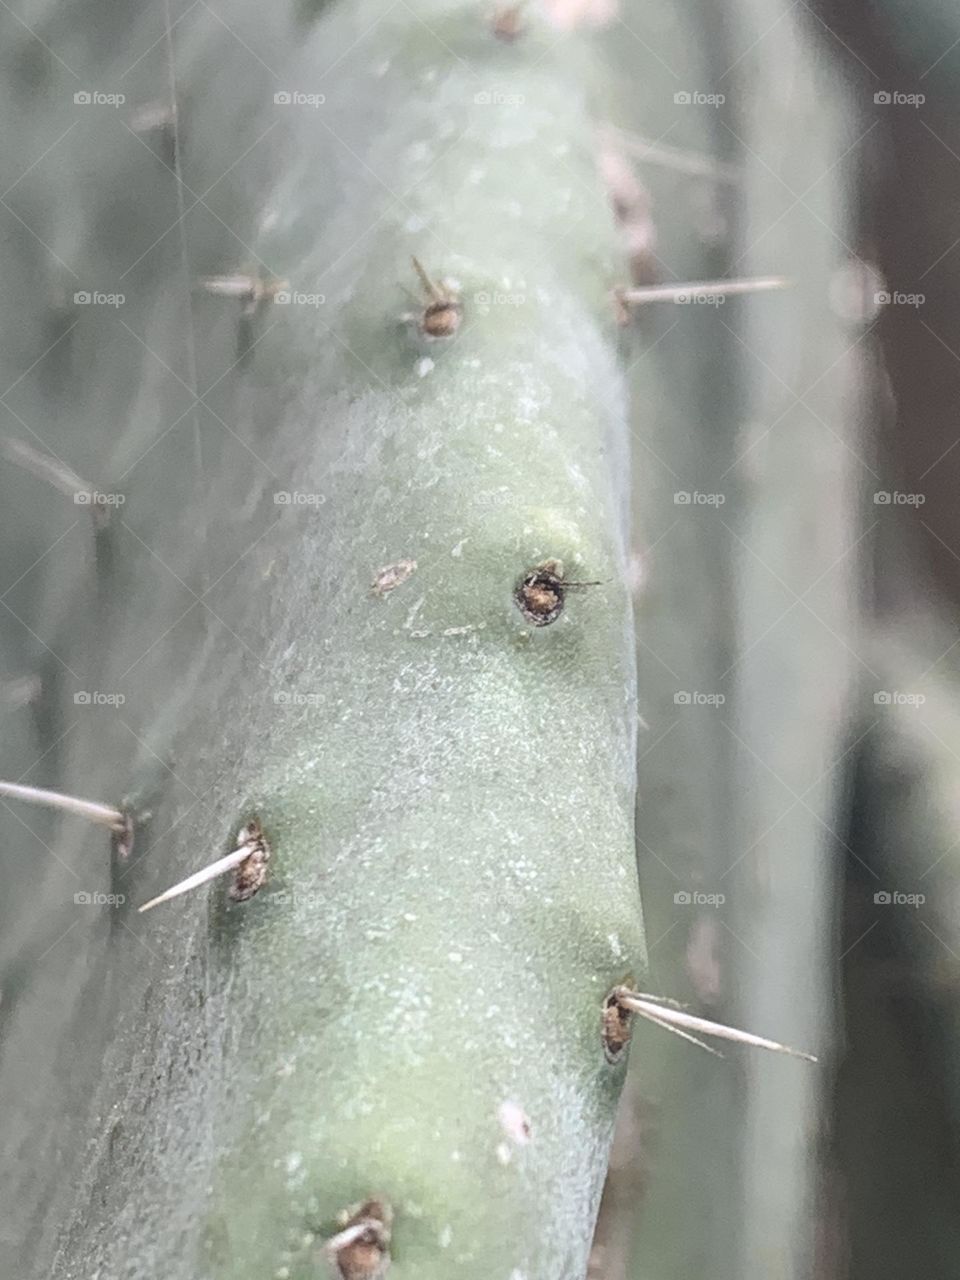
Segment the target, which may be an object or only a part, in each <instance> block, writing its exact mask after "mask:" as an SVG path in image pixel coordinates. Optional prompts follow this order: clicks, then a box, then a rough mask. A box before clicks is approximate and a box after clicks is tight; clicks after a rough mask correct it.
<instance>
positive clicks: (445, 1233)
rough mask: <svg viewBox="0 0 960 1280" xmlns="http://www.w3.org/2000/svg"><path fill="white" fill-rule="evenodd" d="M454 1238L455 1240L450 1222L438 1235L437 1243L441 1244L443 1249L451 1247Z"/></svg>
mask: <svg viewBox="0 0 960 1280" xmlns="http://www.w3.org/2000/svg"><path fill="white" fill-rule="evenodd" d="M452 1240H453V1229H452V1228H451V1227H450V1225H449V1223H448V1224H447V1225H446V1226H445V1227H443V1228H442V1230H441V1231H440V1234H439V1235H438V1236H437V1244H439V1246H440V1248H441V1249H449V1248H450V1244H451V1242H452Z"/></svg>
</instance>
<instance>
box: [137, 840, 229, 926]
mask: <svg viewBox="0 0 960 1280" xmlns="http://www.w3.org/2000/svg"><path fill="white" fill-rule="evenodd" d="M252 847H253V846H252V845H251V844H249V843H247V844H242V845H240V847H239V848H237V849H234V850H233V851H232V852H231V853H228V854H226V856H225V857H223V858H218V859H217V861H216V862H211V863H210V865H209V866H208V867H204V868H203V870H202V871H195V872H194V873H193V875H192V876H187V878H186V880H181V881H180V883H179V884H175V885H173V886H172V888H170V889H167V890H166V891H165V892H164V893H161V894H158V895H157V897H156V898H151V899H150V901H149V902H145V903H144V904H143V906H142V907H138V908H137V910H138V911H139V912H140V913H142V912H144V911H149V910H150V909H151V908H152V907H156V906H159V905H160V903H161V902H169V901H170V899H171V898H179V897H180V895H181V894H182V893H189V892H190V890H191V889H199V888H200V886H201V885H204V884H206V883H207V881H208V880H215V879H216V878H217V876H222V875H225V874H226V872H228V871H232V870H233V869H234V868H235V867H238V866H239V865H240V863H241V862H245V861H246V860H247V858H249V857H250V853H251V849H252Z"/></svg>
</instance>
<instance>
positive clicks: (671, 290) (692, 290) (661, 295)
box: [616, 276, 793, 306]
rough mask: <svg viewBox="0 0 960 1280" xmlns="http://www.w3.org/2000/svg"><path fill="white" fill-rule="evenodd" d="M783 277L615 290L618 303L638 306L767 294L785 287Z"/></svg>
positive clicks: (785, 282) (789, 283)
mask: <svg viewBox="0 0 960 1280" xmlns="http://www.w3.org/2000/svg"><path fill="white" fill-rule="evenodd" d="M792 283H793V282H792V281H791V280H788V279H787V278H786V276H754V277H752V278H746V277H744V278H738V279H733V280H692V281H689V282H688V283H686V284H651V285H643V286H642V287H641V288H636V289H617V291H616V295H617V300H618V302H621V303H626V304H628V305H630V306H640V305H642V304H644V303H647V302H676V301H677V299H679V298H690V297H694V298H713V297H720V296H722V295H725V294H737V293H768V292H770V291H771V290H773V289H789V288H790V286H791V284H792Z"/></svg>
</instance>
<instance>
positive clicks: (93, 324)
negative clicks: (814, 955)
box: [0, 0, 645, 1280]
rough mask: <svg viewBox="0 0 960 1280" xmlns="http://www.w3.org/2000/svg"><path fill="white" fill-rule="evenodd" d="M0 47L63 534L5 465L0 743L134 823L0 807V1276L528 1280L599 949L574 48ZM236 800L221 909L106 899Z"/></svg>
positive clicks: (613, 713)
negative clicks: (249, 856)
mask: <svg viewBox="0 0 960 1280" xmlns="http://www.w3.org/2000/svg"><path fill="white" fill-rule="evenodd" d="M4 25H5V28H6V34H7V35H8V36H9V37H10V40H9V41H8V42H7V43H6V45H5V47H6V50H7V52H6V53H5V55H4V56H5V58H6V60H7V62H8V65H9V67H10V68H11V69H12V72H13V74H12V75H11V76H10V77H8V78H7V88H6V90H5V92H6V93H7V94H8V97H9V102H8V104H7V105H8V106H9V108H10V111H11V114H12V116H13V117H14V118H15V119H16V120H17V121H18V122H19V126H20V127H19V128H18V130H16V131H14V135H13V136H12V135H11V134H10V133H7V134H6V135H5V139H4V141H3V143H2V144H0V145H2V146H3V147H4V148H5V149H6V150H7V165H6V171H7V172H9V173H12V174H17V173H20V174H21V178H20V180H19V185H17V186H16V188H15V190H14V191H12V192H9V193H8V195H7V197H6V199H5V202H4V210H5V212H4V215H3V216H4V217H5V218H8V222H7V223H6V224H5V225H6V232H7V235H8V236H9V240H10V245H9V249H10V256H11V258H12V260H13V267H12V268H11V271H12V275H13V284H12V286H11V294H10V295H9V296H11V297H14V296H15V301H16V306H15V307H14V306H13V305H11V307H9V308H4V309H2V322H3V325H4V338H5V341H4V343H3V344H0V349H2V352H3V355H2V357H0V358H2V361H3V370H2V372H3V385H4V386H6V387H8V391H7V393H6V395H5V396H4V397H3V405H4V407H5V409H6V411H7V415H8V416H7V420H6V422H5V424H4V430H5V431H6V432H7V433H8V434H9V435H10V436H11V437H13V438H15V439H17V440H25V441H27V442H29V443H30V444H31V445H33V446H34V447H35V448H36V449H37V450H38V451H41V452H43V453H44V454H47V455H50V456H52V457H53V458H54V459H55V460H57V463H58V465H59V467H60V471H59V473H58V474H59V475H60V476H61V478H62V477H63V476H65V475H67V474H74V473H76V475H78V476H81V477H83V478H84V479H85V481H89V486H90V487H89V490H88V492H90V493H96V494H98V495H100V496H99V497H98V498H95V499H94V500H93V505H94V506H95V507H96V508H97V513H98V514H99V515H100V516H101V517H102V516H103V515H104V512H103V511H101V510H100V508H101V507H103V508H106V516H107V518H106V519H102V518H101V519H99V520H98V521H96V522H93V521H91V518H90V512H89V510H84V505H85V504H84V502H83V501H82V500H80V501H79V502H76V501H75V502H71V501H70V498H69V497H68V496H65V495H64V493H63V492H61V491H60V489H58V488H57V487H56V486H54V485H51V484H49V483H48V482H47V481H46V480H45V479H44V477H43V476H42V475H38V474H36V472H37V471H38V470H39V471H42V470H43V468H42V467H38V468H34V471H32V472H31V471H29V470H25V469H24V468H22V467H19V468H16V469H14V468H11V467H9V466H8V467H7V469H6V470H7V478H6V482H5V483H6V485H7V489H6V493H7V498H6V499H5V502H4V504H2V512H3V514H2V519H3V521H4V533H5V534H8V535H9V541H8V542H7V545H8V546H9V547H10V554H9V556H8V561H7V565H6V572H7V580H6V583H5V587H4V590H5V593H6V594H5V595H4V603H5V609H6V617H5V618H4V620H3V626H4V634H5V641H6V643H7V645H8V647H9V650H10V652H11V655H12V656H11V659H10V663H11V670H12V671H16V670H19V669H20V668H21V667H22V668H24V669H26V670H28V671H33V670H39V671H40V673H41V676H42V685H41V692H40V694H39V695H38V699H37V701H36V703H35V705H34V707H33V720H34V721H35V725H36V727H35V729H34V730H33V732H34V734H35V745H33V744H32V743H31V741H30V732H29V731H28V730H27V729H25V730H24V732H23V733H22V734H21V735H20V737H19V738H17V739H11V745H8V747H7V748H6V750H7V751H8V753H9V752H10V751H13V749H14V748H13V745H12V744H13V743H14V742H16V743H17V744H18V751H19V754H18V755H17V758H16V759H13V760H11V759H9V758H8V759H7V767H8V769H9V770H10V774H11V775H12V776H13V777H15V778H23V779H25V780H26V781H29V782H34V783H38V784H44V783H46V784H47V785H54V784H55V785H57V786H59V787H61V788H62V789H63V790H68V791H71V792H74V793H77V794H80V795H90V796H91V797H92V798H96V799H101V800H104V801H110V802H113V803H120V802H124V803H127V804H129V805H130V806H131V808H132V811H133V813H134V814H135V818H136V826H137V830H136V840H135V847H134V850H133V853H132V854H131V855H130V857H129V859H128V860H127V861H121V860H120V859H118V858H117V857H116V856H114V857H113V859H112V860H111V855H110V852H109V850H108V848H107V847H106V842H105V841H104V839H103V838H102V833H101V832H100V831H98V830H91V831H87V830H86V829H84V828H83V827H81V826H80V824H79V823H78V822H77V821H76V820H75V819H68V818H64V819H63V820H62V821H54V820H52V819H49V818H47V817H46V816H41V817H40V818H37V816H36V815H35V814H32V815H30V820H31V821H33V827H32V831H33V834H32V835H31V834H29V832H28V830H27V829H26V828H25V827H24V826H23V825H22V823H23V822H24V820H25V819H24V818H23V816H22V815H21V813H20V812H19V811H18V810H16V809H15V808H14V807H13V805H12V802H11V803H9V804H7V805H6V806H5V807H4V809H3V810H2V813H3V820H4V824H5V839H4V844H3V855H2V856H3V858H4V862H5V874H6V877H7V882H8V883H9V884H10V886H11V890H10V892H9V893H7V894H5V895H4V903H3V908H2V909H3V915H4V921H3V925H4V933H3V941H2V944H0V947H2V949H0V987H2V991H3V1001H2V1017H3V1019H4V1028H3V1043H4V1050H3V1055H2V1057H0V1090H2V1092H3V1093H4V1094H8V1093H14V1094H16V1095H17V1097H18V1104H17V1114H16V1116H15V1117H11V1119H10V1121H9V1123H5V1125H4V1139H3V1141H4V1144H5V1147H6V1149H7V1152H8V1154H10V1155H11V1156H13V1157H16V1158H15V1159H13V1160H10V1161H4V1165H5V1168H6V1170H7V1171H6V1173H5V1174H4V1183H5V1185H4V1201H5V1203H6V1204H7V1205H8V1209H9V1210H10V1222H11V1223H12V1224H15V1225H13V1226H11V1229H10V1231H9V1232H8V1234H7V1235H6V1237H5V1240H4V1243H3V1246H2V1249H3V1253H4V1261H5V1262H6V1263H7V1264H8V1265H9V1267H10V1269H11V1270H16V1271H17V1272H18V1273H19V1274H24V1275H25V1274H47V1273H49V1274H51V1275H53V1276H56V1277H58V1278H63V1280H66V1278H67V1277H80V1276H84V1277H87V1276H92V1275H94V1274H102V1275H110V1276H113V1277H134V1276H146V1275H164V1276H166V1277H169V1278H170V1280H178V1278H180V1277H183V1278H186V1277H190V1278H191V1280H196V1277H199V1276H203V1277H209V1278H210V1280H214V1278H218V1280H219V1278H221V1277H222V1278H224V1280H225V1278H226V1277H230V1280H241V1277H247V1276H249V1277H257V1278H258V1280H262V1278H263V1277H266V1276H274V1277H277V1278H281V1277H282V1278H284V1280H306V1277H308V1276H309V1277H314V1276H316V1275H317V1274H321V1273H322V1270H323V1268H324V1267H325V1266H327V1265H329V1266H331V1267H332V1268H333V1269H334V1273H336V1271H337V1270H339V1272H340V1274H341V1275H343V1276H345V1277H350V1280H367V1278H368V1277H372V1276H374V1275H378V1274H381V1273H382V1271H383V1270H384V1269H385V1268H386V1266H387V1265H391V1267H392V1270H391V1275H393V1276H396V1277H397V1278H398V1280H404V1278H405V1277H414V1276H416V1277H417V1280H427V1278H428V1277H430V1276H437V1277H440V1276H447V1275H450V1274H451V1273H455V1274H457V1275H458V1276H460V1277H463V1278H464V1280H469V1277H477V1280H480V1278H481V1277H482V1278H483V1280H492V1278H494V1277H499V1278H500V1280H558V1278H560V1277H563V1278H565V1280H577V1278H579V1277H581V1276H582V1275H583V1273H584V1269H585V1265H586V1255H587V1250H588V1247H589V1241H590V1233H591V1228H592V1223H593V1219H594V1216H595V1214H596V1208H597V1203H598V1198H599V1193H600V1188H601V1184H602V1179H603V1174H604V1169H605V1163H606V1158H607V1153H608V1147H609V1141H610V1135H611V1128H612V1123H613V1113H614V1107H615V1103H616V1098H617V1094H618V1092H619V1088H620V1084H621V1081H622V1075H623V1067H622V1065H613V1064H611V1063H609V1062H608V1061H607V1060H606V1058H605V1056H604V1053H603V1047H602V1044H601V1036H600V1019H601V1007H602V1002H603V999H604V996H605V995H606V993H607V992H608V990H609V989H610V988H611V987H612V986H613V985H614V984H615V983H616V982H618V981H620V980H622V978H623V976H624V974H625V973H627V972H633V973H634V974H636V975H638V976H639V974H640V973H641V972H642V970H643V966H644V963H645V961H644V951H643V940H642V932H641V925H640V910H639V900H638V893H637V885H636V874H635V864H634V846H633V796H634V738H635V711H634V706H635V695H634V678H633V661H634V659H633V648H632V630H631V620H630V605H629V599H628V593H627V590H626V587H625V585H624V583H625V564H626V524H627V521H626V510H627V506H628V485H627V481H626V476H627V469H628V458H627V447H626V445H627V427H626V418H625V403H624V402H625V394H624V388H623V385H622V377H621V373H620V367H619V364H618V358H617V344H616V339H615V337H614V329H613V312H612V308H611V307H610V299H609V289H610V287H611V285H612V284H613V283H615V281H616V279H617V276H618V273H619V266H618V264H617V262H616V255H617V245H616V240H615V236H614V230H613V222H612V217H611V215H610V213H609V211H608V204H607V200H606V196H605V193H604V191H603V190H602V186H601V183H600V181H599V179H598V176H597V171H596V154H595V152H596V148H595V142H594V137H593V133H592V127H591V121H590V117H589V113H588V111H587V108H586V104H585V100H584V92H583V89H582V86H583V85H585V84H587V83H588V82H589V81H590V78H591V75H592V74H593V71H592V70H591V63H590V54H589V52H588V51H585V49H584V46H583V45H582V42H581V41H580V40H579V39H578V37H577V35H576V33H573V34H571V35H570V36H569V37H558V35H557V33H556V31H553V30H550V29H547V28H546V27H545V26H544V24H543V23H542V21H541V20H540V19H539V18H538V17H537V16H536V14H533V13H531V14H530V15H529V22H528V24H527V29H526V31H525V32H524V35H523V38H522V39H519V40H515V41H505V40H502V39H498V38H497V36H496V35H495V33H494V32H493V31H492V30H491V27H490V23H489V20H488V17H487V16H485V15H484V14H483V13H482V12H479V10H478V6H476V5H475V4H473V3H470V4H467V3H451V2H443V3H441V2H439V0H432V2H431V0H417V2H416V3H413V4H404V5H400V6H398V7H395V8H393V9H390V10H388V11H386V12H385V11H384V9H383V7H382V6H381V5H379V4H375V3H372V2H371V3H359V4H345V3H342V4H332V5H323V6H319V7H312V8H304V7H301V8H299V9H297V10H296V12H294V13H290V12H288V11H287V10H286V9H285V8H284V7H282V6H277V7H276V8H273V7H267V8H266V9H265V8H264V7H263V6H261V5H253V4H250V3H248V2H247V0H235V2H234V3H231V4H229V5H221V6H219V7H218V10H217V12H216V14H214V13H213V11H212V10H211V9H209V8H207V7H206V6H200V7H199V8H197V9H185V10H183V11H179V10H177V11H176V12H173V11H168V10H165V9H160V10H157V9H154V10H151V11H150V12H147V13H144V14H141V15H135V14H134V13H133V12H132V11H124V12H123V13H120V12H119V11H115V7H113V6H109V5H106V4H105V3H103V2H102V0H90V3H88V4H87V5H85V6H83V8H82V10H81V12H80V13H79V15H78V16H75V17H73V16H72V17H71V19H70V21H69V22H67V21H66V19H65V16H64V15H62V14H60V13H59V12H56V13H55V12H53V11H51V12H49V13H48V12H46V11H41V12H39V13H38V14H37V15H36V23H35V29H34V31H33V32H31V31H29V30H26V29H24V28H22V27H21V26H19V25H18V24H17V23H16V22H15V21H14V20H13V18H12V17H11V16H9V15H8V16H7V17H6V19H5V24H4ZM135 59H136V61H135ZM41 101H42V102H43V103H49V104H51V105H50V106H49V107H48V108H45V109H39V107H38V105H37V104H38V103H40V102H41ZM44 148H47V151H48V152H49V154H47V152H45V151H44ZM28 166H31V167H29V168H28ZM412 255H416V256H417V258H418V259H419V260H420V262H421V263H422V264H423V271H424V274H425V275H426V276H427V277H428V281H427V287H426V291H425V292H424V289H423V281H422V280H421V279H420V278H419V277H418V274H417V272H415V271H414V268H413V266H412V265H411V256H412ZM238 279H239V280H240V281H241V283H240V284H237V280H238ZM203 281H206V284H204V283H202V282H203ZM244 282H245V283H244ZM410 293H412V294H413V297H412V298H411V297H410V296H408V294H410ZM225 294H226V295H227V296H223V295H225ZM231 294H240V295H242V296H241V297H239V298H237V297H234V296H230V295H231ZM71 299H72V301H71ZM404 313H408V314H406V315H405V314H404ZM63 487H64V485H61V486H60V488H61V489H62V488H63ZM66 487H67V488H68V489H69V484H66ZM86 505H87V506H88V507H89V506H90V505H91V504H90V502H87V504H86ZM550 561H554V562H556V563H554V564H552V565H548V562H550ZM545 566H547V567H545ZM525 579H526V582H525ZM581 583H589V584H591V585H588V586H587V585H584V586H582V587H581V586H576V585H567V584H581ZM521 605H522V606H523V607H522V608H521ZM18 714H19V715H20V716H21V717H22V716H23V714H24V713H23V712H22V711H20V712H18ZM253 817H256V818H257V819H259V821H260V823H261V824H262V827H263V830H264V833H265V835H266V839H267V841H268V844H269V849H270V854H271V857H270V861H269V864H268V866H267V881H266V883H265V885H264V886H263V887H262V888H260V890H259V892H258V893H256V894H255V895H254V896H251V897H249V899H248V900H247V901H242V902H231V901H230V900H229V897H228V894H227V889H226V887H225V885H224V884H223V883H222V882H221V883H219V884H217V885H215V886H214V887H213V888H212V889H210V890H205V891H203V892H201V893H200V894H198V895H194V896H193V897H186V898H182V899H180V900H179V901H177V902H175V903H172V904H169V905H164V906H162V907H159V908H157V910H156V911H155V912H153V913H151V914H148V915H143V916H140V915H138V914H136V913H135V912H133V911H132V910H131V907H132V906H133V905H135V904H139V903H142V902H143V901H144V900H146V899H147V898H148V897H151V896H153V895H154V894H156V893H158V892H159V891H161V890H162V889H164V888H165V887H166V886H167V885H169V884H171V883H172V882H173V881H174V880H176V879H178V878H180V877H182V876H184V875H187V874H189V873H190V872H192V871H194V870H196V869H198V868H199V867H201V866H203V865H204V864H205V863H206V862H210V861H213V860H214V859H215V858H217V857H219V856H220V855H222V854H224V853H226V852H227V851H228V850H229V849H230V848H232V847H233V841H234V839H235V837H236V836H237V833H238V831H239V830H240V828H241V827H242V826H243V824H245V823H247V822H248V821H250V820H251V818H253ZM24 957H26V960H25V959H24ZM331 1238H332V1239H333V1240H334V1247H333V1248H332V1249H331V1247H330V1246H329V1241H330V1240H331ZM325 1242H327V1243H325Z"/></svg>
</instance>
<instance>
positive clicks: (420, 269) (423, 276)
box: [411, 258, 443, 302]
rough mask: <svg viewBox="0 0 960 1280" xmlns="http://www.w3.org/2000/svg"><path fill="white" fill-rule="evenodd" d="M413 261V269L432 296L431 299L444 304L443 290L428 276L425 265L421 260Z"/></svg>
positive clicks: (415, 259) (414, 259)
mask: <svg viewBox="0 0 960 1280" xmlns="http://www.w3.org/2000/svg"><path fill="white" fill-rule="evenodd" d="M411 260H412V262H413V269H414V271H416V273H417V275H418V276H419V277H420V283H421V284H422V285H423V287H424V289H425V290H426V292H427V293H428V294H429V295H430V297H431V298H432V299H433V301H434V302H442V301H443V290H442V289H439V288H438V287H437V286H436V285H435V284H434V283H433V281H432V280H431V279H430V277H429V276H428V275H427V273H426V270H425V269H424V266H423V263H422V262H421V261H420V259H419V258H413V259H411Z"/></svg>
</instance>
